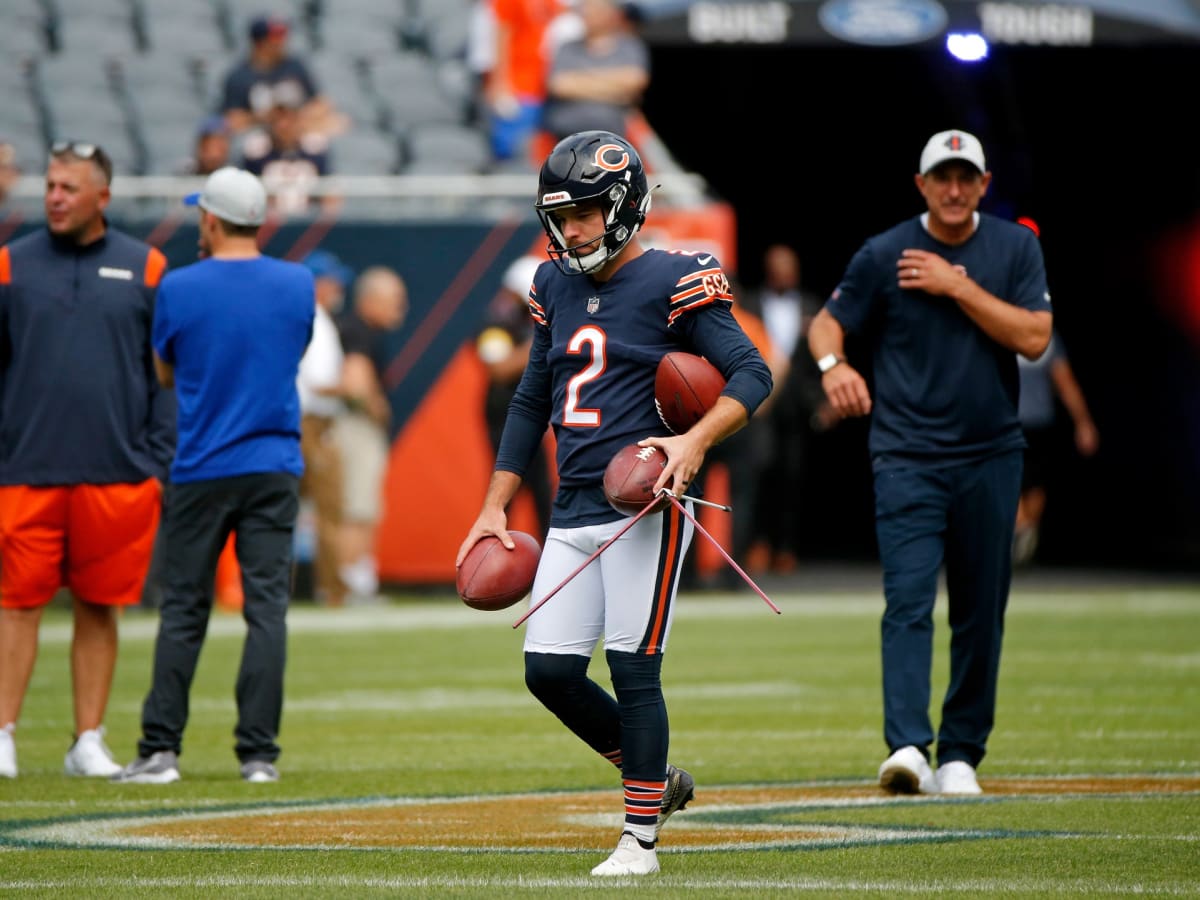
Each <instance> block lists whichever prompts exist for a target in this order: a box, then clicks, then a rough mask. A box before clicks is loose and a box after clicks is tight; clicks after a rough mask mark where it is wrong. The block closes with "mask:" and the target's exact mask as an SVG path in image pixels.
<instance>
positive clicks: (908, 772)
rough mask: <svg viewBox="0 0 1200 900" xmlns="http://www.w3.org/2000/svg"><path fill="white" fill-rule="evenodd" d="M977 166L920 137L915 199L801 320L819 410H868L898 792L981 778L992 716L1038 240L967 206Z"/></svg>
mask: <svg viewBox="0 0 1200 900" xmlns="http://www.w3.org/2000/svg"><path fill="white" fill-rule="evenodd" d="M991 180H992V175H991V173H990V172H989V171H988V170H987V165H986V163H985V162H984V156H983V147H982V146H981V145H980V143H979V141H978V139H977V138H975V137H974V136H973V135H971V134H968V133H967V132H965V131H959V130H951V131H943V132H939V133H938V134H935V135H934V136H933V137H932V138H930V139H929V142H928V143H927V144H926V145H925V149H924V151H923V152H922V154H921V162H920V169H919V170H918V174H917V175H916V186H917V190H918V191H920V192H921V195H922V196H923V197H924V199H925V203H926V206H927V207H928V211H927V212H925V213H923V214H921V215H920V216H914V217H913V218H911V219H907V220H906V221H904V222H901V223H900V224H899V225H896V226H895V227H893V228H891V229H889V230H888V231H885V232H883V233H882V234H878V235H875V236H874V237H871V238H869V239H868V240H867V241H866V243H865V244H863V246H862V247H861V248H860V249H859V251H858V252H857V253H856V254H855V256H854V258H853V259H852V260H851V261H850V265H849V266H848V267H847V269H846V272H845V274H844V275H843V276H842V280H841V283H840V284H838V286H837V288H836V289H835V290H834V292H833V295H832V296H831V297H830V298H829V300H828V302H827V303H826V304H825V307H824V308H823V309H822V310H821V312H820V313H818V315H817V317H816V318H815V319H814V321H813V324H812V326H811V328H810V330H809V350H810V351H811V352H812V355H813V358H814V359H816V361H817V365H818V367H819V368H820V370H821V373H822V375H821V386H822V387H823V388H824V390H825V393H826V395H827V396H828V398H829V402H830V404H831V406H832V408H833V409H834V410H835V411H836V412H837V413H838V414H839V415H841V416H865V415H868V414H869V415H870V416H871V429H870V438H869V449H870V453H871V462H872V468H873V469H874V472H875V527H876V536H877V538H878V541H879V553H880V558H881V561H882V563H883V587H884V595H885V599H886V608H885V611H884V614H883V624H882V629H881V634H882V652H883V713H884V716H883V717H884V739H885V740H886V742H887V745H888V751H889V753H890V754H891V755H890V756H889V757H888V758H887V759H886V760H885V761H884V763H883V765H882V766H881V767H880V769H879V782H880V785H881V786H882V787H883V788H884V789H885V790H888V791H891V792H895V793H944V794H978V793H980V788H979V783H978V781H977V779H976V775H975V770H976V768H977V767H978V766H979V763H980V761H981V760H982V759H983V757H984V754H985V752H986V746H987V739H988V736H989V735H990V733H991V730H992V725H993V722H994V718H995V706H996V684H997V679H998V674H999V669H1000V644H1001V638H1002V635H1003V631H1004V609H1005V606H1006V605H1007V603H1008V592H1009V586H1010V583H1011V580H1012V538H1013V523H1014V521H1015V519H1016V512H1017V497H1018V495H1019V493H1020V489H1021V462H1022V451H1023V449H1024V447H1025V440H1024V438H1023V437H1022V434H1021V422H1020V419H1019V418H1018V416H1017V395H1018V377H1017V361H1016V355H1017V354H1020V355H1021V356H1024V357H1026V358H1028V359H1034V358H1036V357H1037V356H1038V355H1040V354H1041V352H1042V351H1043V350H1044V349H1045V348H1046V344H1047V343H1048V342H1049V340H1050V332H1051V327H1052V317H1051V314H1050V294H1049V291H1048V289H1047V287H1046V273H1045V266H1044V264H1043V261H1042V251H1041V247H1040V245H1039V244H1038V241H1037V238H1036V237H1035V236H1034V235H1033V233H1032V232H1031V231H1029V229H1027V228H1024V227H1022V226H1021V225H1017V224H1015V223H1013V222H1009V221H1006V220H1003V219H999V218H996V217H995V216H990V215H986V214H981V213H980V212H978V208H979V203H980V201H981V200H982V199H983V197H984V195H985V194H986V193H987V189H988V186H989V184H990V183H991ZM847 334H853V335H856V336H859V337H861V338H862V340H863V342H864V345H865V346H866V347H867V348H868V349H869V350H870V354H871V359H870V360H869V362H870V365H871V368H872V370H873V381H874V385H873V388H874V389H873V392H872V390H871V388H870V387H868V383H867V381H866V379H865V378H864V377H863V376H862V375H861V374H860V373H859V372H858V370H857V368H855V366H854V365H851V363H850V362H849V361H848V360H847V359H846V356H845V349H844V347H845V337H846V335H847ZM856 363H857V361H856ZM943 563H945V567H946V586H947V592H948V595H949V620H950V629H951V631H952V633H953V637H952V640H951V643H950V684H949V687H948V688H947V691H946V696H945V700H944V701H943V704H942V721H941V725H940V727H939V729H938V733H937V761H938V763H939V764H940V765H939V768H938V770H937V774H936V775H935V774H934V772H933V770H932V769H931V768H930V765H929V758H930V745H932V744H933V740H934V734H933V728H932V723H931V721H930V716H929V700H930V669H931V666H932V659H933V609H934V601H935V599H936V597H937V589H938V575H939V570H940V569H941V567H942V564H943Z"/></svg>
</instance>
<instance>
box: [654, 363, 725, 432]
mask: <svg viewBox="0 0 1200 900" xmlns="http://www.w3.org/2000/svg"><path fill="white" fill-rule="evenodd" d="M724 389H725V378H724V376H723V375H721V373H720V372H719V371H717V367H716V366H714V365H713V364H712V363H710V362H709V361H708V360H707V359H705V358H704V357H703V356H697V355H696V354H695V353H685V352H683V351H682V350H676V351H673V352H671V353H668V354H667V355H666V356H664V357H663V358H662V359H661V360H659V363H658V370H657V371H656V372H655V374H654V405H655V407H657V409H658V417H659V418H660V419H662V421H663V424H664V425H666V426H667V427H668V428H669V429H671V431H672V432H673V433H675V434H683V433H684V432H685V431H687V430H688V429H689V428H691V427H692V426H693V425H695V424H696V423H697V422H699V421H700V420H701V419H702V418H703V417H704V414H705V413H706V412H708V411H709V410H710V409H711V408H712V405H713V404H714V403H716V402H717V398H718V397H719V396H721V391H723V390H724Z"/></svg>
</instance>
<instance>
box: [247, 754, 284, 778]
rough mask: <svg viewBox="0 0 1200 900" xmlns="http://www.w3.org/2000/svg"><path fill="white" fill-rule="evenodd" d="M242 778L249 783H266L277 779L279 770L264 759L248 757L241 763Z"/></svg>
mask: <svg viewBox="0 0 1200 900" xmlns="http://www.w3.org/2000/svg"><path fill="white" fill-rule="evenodd" d="M242 780H243V781H249V782H250V783H251V784H266V783H267V782H270V781H278V780H279V770H278V769H276V768H275V767H274V766H273V765H271V764H270V763H269V762H267V761H266V760H265V759H250V760H247V761H246V762H244V763H242Z"/></svg>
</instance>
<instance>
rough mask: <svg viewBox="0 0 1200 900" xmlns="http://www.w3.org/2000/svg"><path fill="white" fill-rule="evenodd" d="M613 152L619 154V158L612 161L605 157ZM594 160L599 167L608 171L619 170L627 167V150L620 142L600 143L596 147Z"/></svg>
mask: <svg viewBox="0 0 1200 900" xmlns="http://www.w3.org/2000/svg"><path fill="white" fill-rule="evenodd" d="M614 152H615V153H619V154H621V158H620V159H619V160H617V161H616V162H615V163H612V162H609V161H608V160H607V159H605V157H606V156H608V155H610V154H612V153H614ZM595 162H596V165H597V166H599V167H600V168H601V169H607V170H608V171H609V172H621V171H623V170H625V169H627V168H628V167H629V151H628V150H626V149H625V148H624V147H622V146H621V145H620V144H602V145H600V146H599V147H597V148H596V159H595Z"/></svg>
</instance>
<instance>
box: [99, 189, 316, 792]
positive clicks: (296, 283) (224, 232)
mask: <svg viewBox="0 0 1200 900" xmlns="http://www.w3.org/2000/svg"><path fill="white" fill-rule="evenodd" d="M184 202H185V203H186V204H188V205H194V206H197V207H199V208H200V210H201V214H200V253H201V257H202V258H201V259H200V261H199V262H196V263H193V264H191V265H189V266H184V267H183V268H181V269H178V270H176V271H174V272H172V273H170V274H169V275H168V276H167V277H166V278H164V279H163V282H162V285H161V286H160V288H159V298H158V306H157V308H156V309H155V314H154V326H153V342H154V365H155V369H156V370H157V373H158V379H159V381H160V382H161V383H162V384H163V385H164V386H165V387H174V388H175V393H176V399H177V403H178V407H179V414H178V431H179V440H178V448H177V450H176V453H175V461H174V463H172V465H171V485H170V490H169V494H168V501H167V504H166V519H165V525H164V527H165V529H166V534H165V539H164V569H165V572H166V586H165V589H164V592H163V600H162V610H161V621H160V624H159V629H158V637H157V639H156V641H155V647H154V669H153V675H152V681H151V687H150V692H149V694H148V695H147V696H146V700H145V703H144V704H143V706H142V737H141V740H140V741H139V742H138V758H137V759H135V760H134V761H133V762H131V763H130V764H129V765H127V766H126V767H125V768H124V769H122V770H121V771H120V772H118V773H116V774H115V775H114V776H113V781H117V782H133V783H144V784H165V783H167V782H171V781H177V780H178V779H179V777H180V774H179V764H178V757H179V754H180V753H181V752H182V750H183V732H184V727H185V726H186V725H187V718H188V691H189V690H190V688H191V684H192V678H193V676H194V675H195V673H196V665H197V662H198V661H199V657H200V650H201V647H202V646H203V643H204V637H205V633H206V632H207V629H208V619H209V616H210V615H211V613H212V607H213V577H214V574H215V570H216V567H217V560H218V558H219V556H220V554H221V550H222V548H223V547H224V546H225V543H226V541H227V540H228V538H229V535H230V534H231V533H234V534H236V538H235V541H234V546H235V550H236V555H237V561H238V565H239V567H240V568H241V572H242V587H243V594H244V601H243V606H242V616H243V618H244V619H245V620H246V640H245V644H244V645H243V649H242V661H241V667H240V669H239V671H238V676H237V690H236V697H237V707H238V717H237V725H236V726H235V728H234V737H235V739H236V743H235V745H234V752H235V754H236V755H237V757H238V761H239V762H240V764H241V776H242V778H243V779H244V780H245V781H249V782H269V781H276V780H278V778H279V773H278V771H277V770H276V768H275V760H276V759H277V758H278V756H279V753H280V748H279V744H278V743H277V739H278V734H279V725H280V719H281V714H282V709H283V673H284V661H285V657H286V643H287V628H286V614H287V610H288V606H289V603H290V600H291V584H292V539H293V531H294V529H295V525H296V515H297V512H298V510H299V482H300V476H301V474H303V471H304V463H303V458H302V456H301V452H300V398H299V394H298V391H297V388H296V379H297V374H298V371H299V366H300V360H301V357H302V356H303V355H304V351H305V348H306V347H307V346H308V343H309V341H310V339H311V337H312V331H313V319H314V316H315V308H316V299H315V291H314V287H313V276H312V272H310V271H309V270H308V268H306V267H305V266H303V265H301V264H300V263H293V262H286V261H284V260H278V259H272V258H270V257H266V256H263V255H262V254H261V253H260V252H259V249H258V229H259V227H260V226H261V225H262V223H263V221H264V220H265V218H266V214H267V193H266V190H265V189H264V188H263V185H262V182H261V181H259V179H258V178H257V177H255V176H254V175H252V174H251V173H249V172H247V171H245V170H242V169H236V168H233V167H231V166H229V167H226V168H223V169H218V170H217V171H216V172H214V173H213V174H212V175H210V176H208V179H207V180H206V181H205V182H204V189H203V191H201V192H200V193H199V194H192V195H189V196H188V197H187V198H185V200H184Z"/></svg>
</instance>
